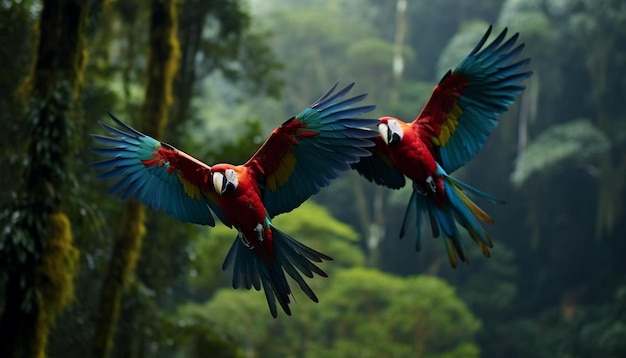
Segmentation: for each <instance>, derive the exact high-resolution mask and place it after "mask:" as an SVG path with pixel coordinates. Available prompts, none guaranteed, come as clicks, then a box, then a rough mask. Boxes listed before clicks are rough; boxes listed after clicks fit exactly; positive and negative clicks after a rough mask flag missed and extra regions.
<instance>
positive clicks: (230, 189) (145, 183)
mask: <svg viewBox="0 0 626 358" xmlns="http://www.w3.org/2000/svg"><path fill="white" fill-rule="evenodd" d="M352 86H353V84H351V85H349V86H347V87H345V88H344V89H342V90H341V91H339V92H337V93H335V94H333V92H334V90H335V88H336V85H335V86H333V87H332V88H331V89H330V90H329V91H328V92H326V94H324V95H323V96H322V97H321V98H320V99H318V100H317V101H316V102H314V103H313V104H312V105H311V106H309V107H308V108H306V109H305V110H304V111H302V112H300V113H299V114H298V115H296V116H294V117H292V118H290V119H289V120H287V121H286V122H284V123H283V124H282V125H281V126H280V127H278V128H276V129H275V130H274V131H273V132H272V134H271V135H270V136H269V138H268V139H267V140H266V142H265V143H264V144H263V145H262V146H261V148H259V150H258V151H257V152H256V153H255V154H254V155H253V156H252V157H251V158H250V160H248V162H246V163H245V164H243V165H232V164H228V163H220V164H216V165H213V166H210V165H207V164H205V163H203V162H201V161H199V160H197V159H195V158H193V157H191V156H190V155H188V154H186V153H184V152H182V151H179V150H178V149H176V148H174V147H172V146H171V145H169V144H166V143H162V142H160V141H158V140H156V139H154V138H152V137H150V136H147V135H145V134H143V133H141V132H139V131H137V130H135V129H133V128H131V127H130V126H128V125H126V124H124V123H122V122H121V121H119V120H118V119H117V118H115V116H113V115H112V114H110V113H109V114H110V116H111V118H112V119H113V120H114V121H115V122H116V123H117V125H118V126H119V127H120V128H121V129H118V128H114V127H112V126H109V125H107V124H103V123H102V127H103V128H104V129H105V130H106V131H107V132H109V134H111V135H112V137H108V136H100V135H93V137H94V138H95V139H96V140H97V141H98V142H99V143H101V144H104V147H103V148H92V149H93V150H94V151H95V152H96V153H99V154H101V155H104V156H107V157H109V159H107V160H104V161H101V162H97V163H94V164H93V166H94V167H95V168H96V169H100V170H102V173H101V174H100V177H101V178H103V179H107V178H116V179H117V182H116V183H114V184H113V186H112V187H111V189H110V192H111V193H113V194H118V195H120V196H121V197H122V198H123V199H125V198H128V197H134V198H135V199H137V200H139V201H141V202H143V203H144V204H146V205H149V206H150V207H152V208H153V209H154V210H159V209H162V210H163V211H164V212H165V213H167V214H169V215H172V216H173V217H175V218H177V219H179V220H181V221H184V222H192V223H196V224H202V225H210V226H213V225H215V220H214V218H213V215H212V214H211V212H213V213H214V214H215V215H216V216H218V218H219V219H220V220H221V221H222V222H223V223H224V224H225V225H227V226H229V227H233V228H235V229H236V230H237V237H236V238H235V240H234V241H233V244H232V246H231V248H230V250H229V252H228V254H227V256H226V258H225V260H224V264H223V269H227V268H228V267H230V266H231V265H232V266H233V281H232V284H233V287H234V288H238V287H240V286H243V287H245V288H246V289H250V288H252V287H254V288H255V289H256V290H261V289H263V291H264V293H265V296H266V299H267V302H268V306H269V308H270V312H271V314H272V316H274V317H276V316H277V309H276V301H278V303H279V304H280V306H281V307H282V309H283V310H284V312H285V313H286V314H288V315H290V314H291V311H290V308H289V303H290V296H291V295H292V292H291V289H290V287H289V283H288V281H287V277H286V276H285V273H287V275H289V276H290V277H291V278H293V279H294V280H295V281H296V282H297V283H298V285H299V286H300V288H301V289H302V290H303V291H304V292H305V293H306V295H307V296H308V297H309V298H310V299H311V300H313V301H315V302H317V301H318V298H317V297H316V295H315V293H313V291H312V290H311V288H310V287H309V286H308V285H307V283H306V282H305V281H304V279H303V277H302V274H303V275H305V276H307V277H313V274H314V273H315V274H318V275H320V276H324V277H325V276H326V273H325V272H324V271H323V270H321V269H320V268H319V267H318V266H317V265H316V264H315V263H317V262H322V261H323V260H332V259H331V258H330V257H329V256H326V255H324V254H322V253H320V252H318V251H316V250H314V249H312V248H310V247H308V246H305V245H303V244H301V243H299V242H298V241H296V240H294V239H293V238H291V237H290V236H288V235H287V234H285V233H283V232H281V231H280V230H278V229H277V228H276V227H274V226H273V224H272V221H271V219H272V218H273V217H274V216H276V215H278V214H281V213H285V212H288V211H291V210H293V209H294V208H296V207H298V206H299V205H300V204H301V203H302V202H303V201H304V200H306V199H308V198H309V197H310V196H311V195H313V194H315V193H317V192H318V191H319V190H320V189H321V188H322V187H325V186H327V185H328V184H329V183H330V181H331V180H332V179H334V178H336V177H337V176H339V174H340V173H341V172H343V171H345V170H347V169H349V168H350V165H351V164H354V163H356V162H357V161H358V160H359V159H360V157H362V156H367V155H370V152H369V151H368V150H367V149H366V148H367V147H370V146H372V145H373V142H372V141H371V140H370V139H371V138H372V137H374V136H376V132H375V131H372V130H370V129H368V128H367V127H372V126H373V124H374V123H376V121H375V120H371V119H362V118H357V116H360V115H361V114H363V113H367V112H369V111H371V110H373V109H374V108H375V106H353V105H355V104H357V103H359V102H360V101H362V100H363V99H364V98H365V96H366V95H365V94H363V95H359V96H355V97H351V98H347V99H345V98H344V96H345V95H346V94H347V93H348V92H349V91H350V89H351V88H352Z"/></svg>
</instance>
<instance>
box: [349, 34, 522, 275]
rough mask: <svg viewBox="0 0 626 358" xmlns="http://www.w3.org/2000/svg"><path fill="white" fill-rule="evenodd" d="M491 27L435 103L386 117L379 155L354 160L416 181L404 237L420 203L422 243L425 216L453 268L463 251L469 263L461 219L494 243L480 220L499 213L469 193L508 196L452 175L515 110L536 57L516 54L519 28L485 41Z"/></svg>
mask: <svg viewBox="0 0 626 358" xmlns="http://www.w3.org/2000/svg"><path fill="white" fill-rule="evenodd" d="M491 30H492V27H491V26H489V29H488V30H487V32H486V33H485V34H484V36H483V37H482V39H481V40H480V41H479V42H478V44H477V45H476V47H475V48H474V49H473V50H472V51H471V52H470V53H469V55H468V56H466V57H465V59H463V61H462V62H461V63H460V64H459V65H458V66H457V67H456V68H455V69H454V70H449V71H448V72H447V73H446V74H445V75H444V76H443V78H442V79H441V80H440V81H439V83H438V84H437V85H436V86H435V88H434V90H433V92H432V94H431V96H430V98H429V100H428V102H427V103H426V105H425V107H424V108H423V109H422V111H421V112H420V113H419V115H418V116H417V117H416V118H415V120H413V122H411V123H406V122H404V121H402V120H400V119H397V118H394V117H390V116H385V117H381V118H379V123H378V131H379V133H380V136H378V137H376V138H375V139H374V142H375V146H374V147H372V148H370V150H371V151H372V153H373V155H372V156H369V157H364V158H362V159H361V161H360V162H358V163H355V164H353V165H352V167H353V168H354V169H356V170H357V171H358V172H359V173H360V174H361V175H362V176H364V177H365V178H366V179H368V180H370V181H372V182H374V183H376V184H379V185H383V186H386V187H389V188H392V189H399V188H401V187H403V186H404V185H405V176H406V177H407V178H408V179H410V180H411V181H412V186H413V190H412V194H411V197H410V199H409V203H408V206H407V208H406V210H405V214H404V218H403V221H402V226H401V228H400V238H402V237H403V236H404V234H405V231H406V228H407V222H408V220H409V217H410V214H411V212H412V211H413V210H415V209H417V210H416V212H417V219H416V228H417V239H416V244H415V247H416V250H417V251H419V250H420V249H421V247H422V237H423V233H422V230H423V221H422V220H423V218H424V217H425V216H426V217H427V218H428V221H429V223H430V227H431V232H432V235H433V237H435V238H437V237H440V236H443V241H444V244H445V248H446V251H447V254H448V258H449V261H450V264H451V266H452V267H456V265H457V255H458V258H459V259H460V260H461V261H463V262H467V256H466V253H465V248H464V245H463V242H462V240H461V234H460V232H459V230H458V229H457V225H456V224H457V223H458V224H460V225H461V226H462V227H464V228H465V230H466V231H467V232H468V233H469V235H470V236H471V237H472V239H473V240H474V241H475V242H476V243H477V244H478V246H479V247H480V249H481V250H482V253H483V254H484V256H486V257H490V252H489V248H492V247H493V243H492V241H491V239H490V238H489V235H488V234H487V232H486V231H485V229H484V228H483V227H482V225H481V223H480V221H483V222H485V223H492V222H493V220H492V218H491V217H490V216H489V215H488V214H487V213H485V212H484V211H483V210H482V209H481V208H480V207H478V205H476V204H475V203H474V202H473V201H472V200H471V199H470V198H469V197H468V195H467V194H470V195H473V196H474V197H478V198H482V199H486V200H488V201H490V202H493V203H503V202H502V201H500V200H498V199H496V198H495V197H493V196H491V195H489V194H487V193H485V192H482V191H480V190H478V189H476V188H474V187H472V186H470V185H468V184H466V183H463V182H462V181H460V180H459V179H456V178H454V177H452V176H451V175H450V173H452V172H454V171H455V170H456V169H458V168H460V167H461V166H463V165H464V164H465V163H467V162H468V161H469V160H471V159H472V158H473V157H474V155H476V153H478V151H479V150H480V149H481V148H482V146H483V145H484V143H485V141H486V140H487V138H488V136H489V134H490V133H491V131H492V130H493V129H494V128H495V127H496V126H497V124H498V121H497V116H498V115H499V114H501V113H503V112H505V111H506V110H507V109H508V106H509V105H510V104H512V103H513V102H514V101H515V96H516V95H517V94H518V93H520V92H521V91H523V90H524V88H525V87H524V86H523V85H520V82H522V81H523V80H525V79H526V78H528V77H529V76H530V75H531V74H532V72H530V71H526V69H525V67H526V66H527V65H528V63H529V62H530V59H529V58H525V59H522V60H519V61H516V58H517V56H518V55H519V54H520V53H521V52H522V50H523V48H524V44H523V43H522V44H520V45H517V46H516V47H514V45H515V42H516V41H517V39H518V36H519V34H517V33H516V34H514V35H513V36H511V37H510V38H509V39H508V40H506V41H505V38H506V34H507V29H504V30H503V31H502V32H501V33H500V34H499V35H498V36H497V37H496V38H495V39H494V40H493V41H492V42H491V43H490V44H489V45H487V46H486V47H484V48H483V46H484V45H485V43H486V41H487V38H488V37H489V34H490V33H491Z"/></svg>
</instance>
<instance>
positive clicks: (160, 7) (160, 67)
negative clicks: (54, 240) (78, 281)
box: [92, 0, 180, 357]
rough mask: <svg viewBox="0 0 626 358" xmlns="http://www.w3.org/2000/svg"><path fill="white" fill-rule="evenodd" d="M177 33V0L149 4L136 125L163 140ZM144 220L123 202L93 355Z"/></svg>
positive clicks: (108, 337)
mask: <svg viewBox="0 0 626 358" xmlns="http://www.w3.org/2000/svg"><path fill="white" fill-rule="evenodd" d="M176 31H177V17H176V1H175V0H163V1H160V0H153V1H152V2H151V12H150V40H149V54H148V64H147V70H146V71H147V74H146V76H147V84H146V95H145V99H144V102H143V105H142V110H141V117H140V121H139V123H138V127H139V129H140V130H142V131H143V132H145V133H146V134H148V135H151V136H153V137H155V138H160V137H162V136H163V131H164V128H165V124H166V122H167V114H168V111H169V109H170V107H171V104H172V82H173V79H174V76H175V74H176V71H177V68H178V63H179V58H180V52H179V45H178V40H177V37H176ZM144 222H145V207H144V206H143V205H142V204H140V203H137V202H136V201H132V200H130V201H128V202H127V203H126V205H125V207H124V210H123V215H122V217H121V222H120V223H119V225H118V230H117V232H116V234H115V237H114V244H113V245H114V246H113V253H112V255H111V260H110V262H109V269H108V272H107V274H106V276H105V278H104V283H103V286H102V290H101V293H100V305H99V308H98V313H97V317H96V322H95V325H96V326H95V333H94V334H95V335H94V341H93V350H92V356H93V357H107V356H109V355H110V352H111V348H112V346H113V337H114V333H115V327H116V324H117V321H118V318H119V313H120V302H121V300H122V296H123V293H124V287H125V286H126V284H127V283H128V282H129V277H130V276H131V275H132V273H133V271H134V269H135V265H136V263H137V259H138V256H139V252H140V249H141V242H142V239H143V237H144V235H145V231H146V229H145V225H144Z"/></svg>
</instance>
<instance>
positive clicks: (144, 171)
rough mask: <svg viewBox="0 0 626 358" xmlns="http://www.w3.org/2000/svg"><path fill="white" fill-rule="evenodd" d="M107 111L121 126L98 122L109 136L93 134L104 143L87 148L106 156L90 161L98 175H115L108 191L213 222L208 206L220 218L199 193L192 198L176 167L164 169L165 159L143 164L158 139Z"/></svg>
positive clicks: (186, 219)
mask: <svg viewBox="0 0 626 358" xmlns="http://www.w3.org/2000/svg"><path fill="white" fill-rule="evenodd" d="M109 115H110V116H111V118H112V119H113V120H114V121H115V123H117V125H118V126H120V127H121V128H122V129H119V128H115V127H112V126H109V125H108V124H105V123H101V126H102V128H104V129H105V130H106V131H107V132H108V133H109V134H111V135H112V136H113V137H106V136H101V135H96V134H94V135H92V136H93V138H94V139H95V140H96V141H97V142H98V143H100V144H102V145H104V146H105V147H98V148H91V149H92V150H93V151H94V152H95V153H97V154H100V155H103V156H106V157H109V158H110V159H106V160H102V161H99V162H96V163H93V164H92V167H93V168H95V169H97V170H100V171H102V172H101V173H100V174H99V175H98V177H99V178H101V179H110V178H116V179H117V180H116V181H115V182H114V183H113V184H112V185H111V187H110V188H109V193H111V194H115V195H119V196H120V197H121V198H122V199H126V198H129V197H131V196H132V197H134V198H135V199H137V200H139V201H140V202H142V203H144V204H146V205H147V206H150V207H151V208H152V209H153V210H159V209H163V211H164V212H166V213H167V214H169V215H172V216H173V217H175V218H177V219H179V220H181V221H184V222H192V223H196V224H203V225H211V226H213V225H215V220H214V219H213V215H212V214H211V211H210V209H209V208H211V209H213V210H214V212H216V214H217V215H218V216H219V217H220V218H221V217H223V215H222V213H221V211H219V208H216V205H215V204H214V203H212V202H211V201H210V200H209V199H208V198H207V197H206V196H205V195H204V194H203V193H201V194H200V195H199V196H198V197H195V198H193V197H191V196H189V195H187V194H186V192H185V190H184V187H183V183H182V182H181V181H180V179H179V177H178V171H177V170H174V171H169V170H168V169H170V164H169V163H167V162H165V163H160V164H154V165H146V164H144V161H147V160H152V159H155V158H156V157H155V154H154V153H155V152H158V150H159V148H160V147H161V142H159V141H157V140H156V139H154V138H152V137H149V136H147V135H144V134H142V133H141V132H139V131H137V130H135V129H133V128H131V127H130V126H128V125H126V124H124V123H122V122H121V121H120V120H119V119H117V118H116V117H115V116H113V115H112V114H111V113H109ZM216 210H217V211H216Z"/></svg>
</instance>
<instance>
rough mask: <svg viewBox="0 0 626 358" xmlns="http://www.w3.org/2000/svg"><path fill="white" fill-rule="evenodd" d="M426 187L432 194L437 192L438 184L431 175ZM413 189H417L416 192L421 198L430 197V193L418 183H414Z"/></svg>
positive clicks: (427, 179)
mask: <svg viewBox="0 0 626 358" xmlns="http://www.w3.org/2000/svg"><path fill="white" fill-rule="evenodd" d="M426 185H427V187H428V189H430V191H431V192H433V193H435V192H437V184H436V183H435V179H433V177H432V176H430V175H429V176H428V178H426ZM413 189H415V191H416V192H417V193H418V194H419V195H421V196H427V195H428V191H427V190H426V189H424V187H423V186H421V185H420V184H418V183H417V182H413Z"/></svg>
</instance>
